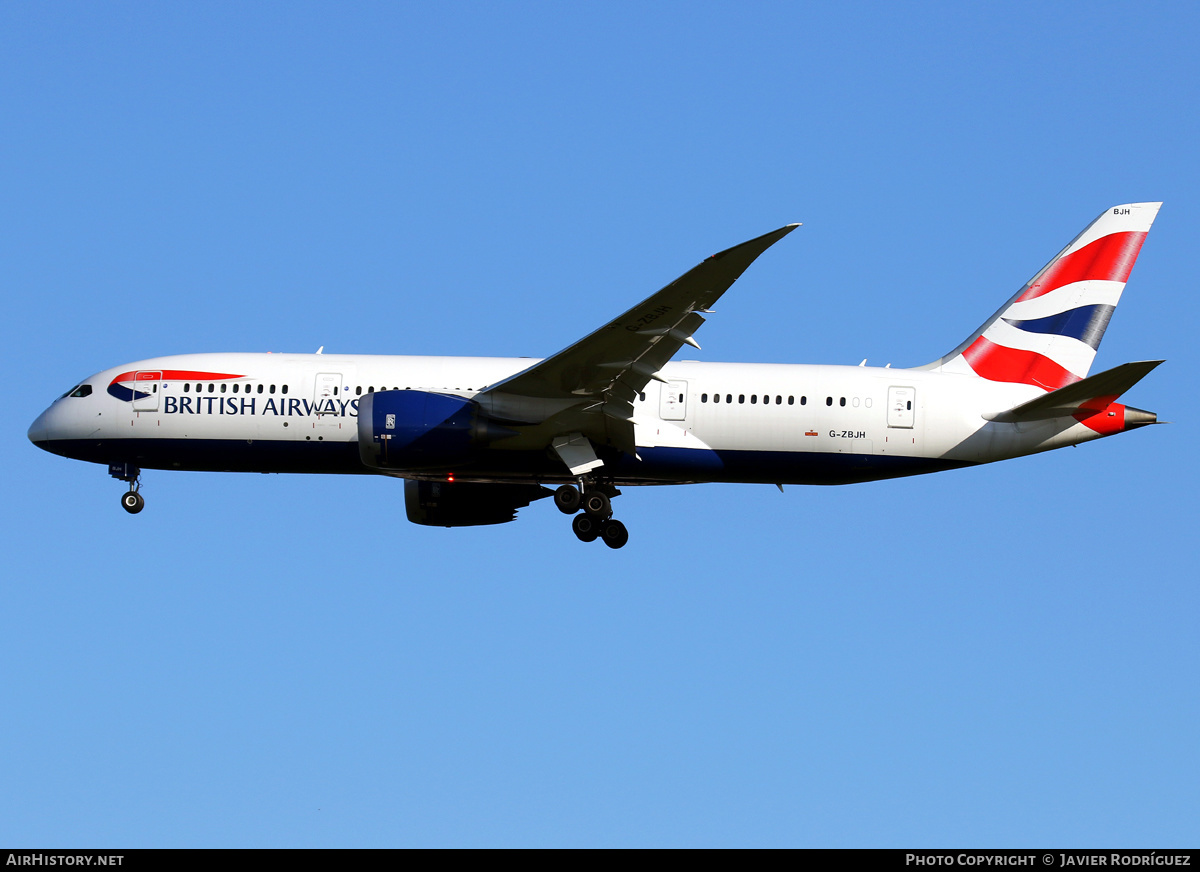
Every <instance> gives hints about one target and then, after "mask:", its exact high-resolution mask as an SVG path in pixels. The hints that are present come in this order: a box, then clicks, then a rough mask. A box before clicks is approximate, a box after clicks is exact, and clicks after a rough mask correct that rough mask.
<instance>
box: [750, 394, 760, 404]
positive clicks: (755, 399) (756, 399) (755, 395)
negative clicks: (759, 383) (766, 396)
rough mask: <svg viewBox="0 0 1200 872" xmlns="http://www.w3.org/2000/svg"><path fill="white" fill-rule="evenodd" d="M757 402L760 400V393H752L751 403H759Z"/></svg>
mask: <svg viewBox="0 0 1200 872" xmlns="http://www.w3.org/2000/svg"><path fill="white" fill-rule="evenodd" d="M757 402H758V394H751V395H750V404H751V405H753V404H754V403H757Z"/></svg>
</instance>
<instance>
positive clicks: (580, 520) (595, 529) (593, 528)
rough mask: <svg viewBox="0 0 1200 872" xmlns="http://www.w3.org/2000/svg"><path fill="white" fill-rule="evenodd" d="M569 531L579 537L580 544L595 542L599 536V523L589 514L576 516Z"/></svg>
mask: <svg viewBox="0 0 1200 872" xmlns="http://www.w3.org/2000/svg"><path fill="white" fill-rule="evenodd" d="M571 529H572V530H574V531H575V535H576V536H578V537H579V541H580V542H595V541H596V537H597V536H599V535H600V523H599V522H598V521H597V520H596V519H595V518H593V517H592V516H591V515H589V514H586V513H584V514H582V515H576V516H575V520H574V521H572V522H571Z"/></svg>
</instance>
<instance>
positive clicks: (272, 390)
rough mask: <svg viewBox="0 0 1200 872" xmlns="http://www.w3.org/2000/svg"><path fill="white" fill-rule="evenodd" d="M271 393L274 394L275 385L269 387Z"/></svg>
mask: <svg viewBox="0 0 1200 872" xmlns="http://www.w3.org/2000/svg"><path fill="white" fill-rule="evenodd" d="M271 393H275V385H271Z"/></svg>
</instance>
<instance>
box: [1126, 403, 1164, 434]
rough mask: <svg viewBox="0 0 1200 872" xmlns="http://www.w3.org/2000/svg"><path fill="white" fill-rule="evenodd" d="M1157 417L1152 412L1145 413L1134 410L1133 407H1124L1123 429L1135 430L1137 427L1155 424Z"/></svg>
mask: <svg viewBox="0 0 1200 872" xmlns="http://www.w3.org/2000/svg"><path fill="white" fill-rule="evenodd" d="M1157 423H1158V415H1156V414H1154V412H1145V411H1142V410H1141V409H1135V408H1134V407H1133V406H1126V407H1125V429H1126V430H1136V429H1137V428H1138V427H1145V426H1146V425H1147V424H1157Z"/></svg>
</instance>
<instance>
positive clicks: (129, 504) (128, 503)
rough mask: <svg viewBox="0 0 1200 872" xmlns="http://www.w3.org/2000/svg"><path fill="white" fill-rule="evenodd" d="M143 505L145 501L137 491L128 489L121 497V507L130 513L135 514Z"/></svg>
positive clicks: (144, 505)
mask: <svg viewBox="0 0 1200 872" xmlns="http://www.w3.org/2000/svg"><path fill="white" fill-rule="evenodd" d="M145 507H146V501H145V500H144V499H142V495H141V494H140V493H138V492H137V491H132V490H131V491H128V492H126V493H125V495H124V496H122V497H121V508H123V509H124V510H125V511H127V512H129V514H131V515H136V514H137V513H138V512H140V511H141V510H142V509H144V508H145Z"/></svg>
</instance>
